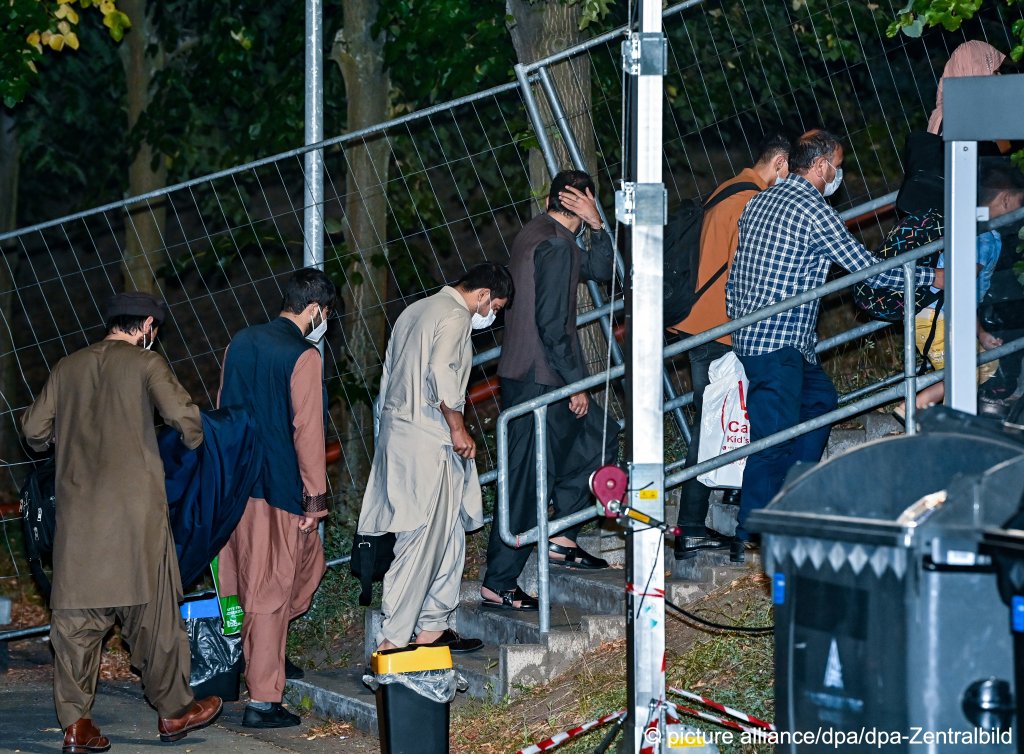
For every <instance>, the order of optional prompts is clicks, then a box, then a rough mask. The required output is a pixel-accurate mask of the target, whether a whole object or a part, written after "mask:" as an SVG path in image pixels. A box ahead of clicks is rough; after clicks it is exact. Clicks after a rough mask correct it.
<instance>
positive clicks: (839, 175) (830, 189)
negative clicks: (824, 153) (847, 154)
mask: <svg viewBox="0 0 1024 754" xmlns="http://www.w3.org/2000/svg"><path fill="white" fill-rule="evenodd" d="M828 164H829V165H830V166H831V168H832V169H833V170H834V171H836V177H835V178H833V179H832V180H831V181H829V182H828V183H826V184H825V188H824V190H823V191H822V192H821V193H822V194H823V195H825V196H832V194H834V193H836V192H837V191H838V190H839V186H840V184H841V183H842V182H843V169H842V168H837V167H836V166H835V165H833V164H832V163H831V162H830V163H828Z"/></svg>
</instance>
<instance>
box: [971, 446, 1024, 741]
mask: <svg viewBox="0 0 1024 754" xmlns="http://www.w3.org/2000/svg"><path fill="white" fill-rule="evenodd" d="M985 477H986V478H985V480H984V481H985V484H986V487H987V488H988V489H989V490H991V491H992V493H993V494H1002V495H1005V496H1006V497H1008V498H1016V499H1017V501H1018V506H1019V509H1018V511H1017V513H1016V514H1014V515H1013V516H1012V517H1011V518H1010V519H1008V520H1007V521H1005V522H1003V524H1002V525H1001V526H999V527H990V528H988V529H986V530H985V532H984V534H983V537H982V551H983V552H985V553H988V554H989V555H991V557H992V560H993V563H994V564H995V567H996V578H997V583H998V585H999V594H1000V596H1001V597H1002V599H1003V602H1004V603H1005V604H1006V605H1007V606H1009V608H1010V620H1009V628H1010V632H1011V636H1012V641H1013V666H1014V688H1015V689H1024V459H1017V460H1016V461H1008V462H1007V463H1005V464H1001V465H999V466H997V467H995V468H994V469H991V470H990V471H989V472H988V473H987V474H986V475H985ZM1000 701H1002V700H1000ZM988 707H989V708H985V707H984V706H982V707H981V709H979V710H978V712H979V713H980V714H987V716H988V717H997V716H1000V717H1001V716H1005V715H1006V709H1005V707H1002V706H997V705H995V704H992V703H990V704H989V705H988ZM1012 711H1013V712H1015V713H1016V719H1015V725H1016V727H1015V730H1014V735H1015V737H1016V740H1017V751H1018V752H1024V738H1022V736H1024V694H1021V693H1018V694H1016V699H1015V703H1014V704H1013V707H1012Z"/></svg>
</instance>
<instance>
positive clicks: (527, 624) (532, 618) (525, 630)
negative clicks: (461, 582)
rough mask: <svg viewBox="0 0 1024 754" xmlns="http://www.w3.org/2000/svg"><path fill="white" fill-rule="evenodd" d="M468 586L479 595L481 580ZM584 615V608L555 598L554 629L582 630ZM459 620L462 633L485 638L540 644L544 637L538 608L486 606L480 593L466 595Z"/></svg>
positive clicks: (552, 610)
mask: <svg viewBox="0 0 1024 754" xmlns="http://www.w3.org/2000/svg"><path fill="white" fill-rule="evenodd" d="M465 586H467V587H469V589H467V591H470V593H471V594H476V595H479V589H480V585H479V584H478V583H469V584H466V585H465ZM474 587H475V588H474ZM583 616H584V613H583V611H582V610H580V609H579V608H578V607H576V606H574V605H567V604H562V603H557V602H552V604H551V631H552V632H556V631H568V632H579V631H580V630H581V627H582V623H583ZM456 622H457V625H458V627H459V632H460V633H463V634H465V635H466V636H478V637H481V638H486V640H487V641H489V642H493V643H495V644H540V643H541V642H542V641H543V639H542V637H541V633H540V613H539V612H538V611H536V610H508V609H503V608H499V607H485V606H484V605H483V604H482V603H481V600H480V597H479V596H477V597H476V598H475V599H473V598H468V599H463V601H462V604H461V605H459V611H458V616H457V618H456Z"/></svg>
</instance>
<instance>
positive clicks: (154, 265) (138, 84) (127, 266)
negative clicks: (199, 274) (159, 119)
mask: <svg viewBox="0 0 1024 754" xmlns="http://www.w3.org/2000/svg"><path fill="white" fill-rule="evenodd" d="M120 7H121V9H122V10H123V11H124V12H125V13H127V14H128V17H129V18H131V19H132V28H131V30H129V32H128V33H127V34H126V35H125V38H124V43H123V44H122V45H121V48H120V54H121V63H122V65H123V66H124V74H125V84H126V86H127V93H126V97H125V105H126V107H127V111H128V130H129V133H130V132H131V131H132V130H134V129H135V127H136V125H137V124H138V122H139V118H140V117H141V116H142V114H143V113H144V112H145V110H146V107H148V105H149V101H150V88H151V86H152V84H153V77H154V76H155V74H156V72H157V71H159V70H160V69H161V68H162V67H163V64H164V51H163V48H162V47H161V46H160V44H159V41H158V40H157V39H156V36H155V34H154V33H153V28H152V18H151V17H150V14H149V13H148V9H147V3H146V0H121V6H120ZM147 48H148V49H147ZM154 160H155V162H156V164H155V166H154ZM166 185H167V165H166V163H165V162H164V160H163V156H162V155H160V154H159V153H157V152H156V151H155V150H154V149H153V147H152V146H151V145H150V144H149V143H148V142H147V141H146V140H145V139H144V138H143V140H142V142H141V144H140V145H139V150H138V152H136V153H135V156H134V158H133V159H132V162H131V164H130V165H129V166H128V194H129V195H130V196H138V195H139V194H144V193H147V192H149V191H156V190H158V189H162V188H164V187H165V186H166ZM165 215H166V209H165V204H164V201H163V200H162V199H160V200H157V201H155V202H154V201H149V202H144V203H142V204H138V205H135V206H132V207H129V208H128V212H127V216H126V218H125V241H124V264H123V266H122V267H123V270H124V288H125V290H136V291H146V292H148V293H157V292H158V290H159V284H158V282H157V279H156V273H157V270H159V269H160V268H161V267H162V266H163V263H164V260H165V256H166V253H165V251H164V242H163V231H164V220H165Z"/></svg>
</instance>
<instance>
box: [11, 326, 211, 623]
mask: <svg viewBox="0 0 1024 754" xmlns="http://www.w3.org/2000/svg"><path fill="white" fill-rule="evenodd" d="M154 408H155V409H156V410H157V411H158V412H159V413H160V415H161V416H162V417H163V418H164V421H166V422H167V424H169V425H170V426H172V427H174V429H176V430H177V431H178V432H180V433H181V435H182V440H183V441H184V443H185V445H187V446H188V447H189V448H196V447H198V446H199V445H200V444H201V443H202V441H203V425H202V421H201V419H200V417H199V407H198V406H196V405H195V404H194V403H193V402H192V399H191V398H190V397H189V395H188V393H187V392H185V389H184V388H183V387H182V386H181V384H180V383H179V382H178V380H177V379H175V377H174V374H173V373H172V372H171V368H170V366H168V364H167V361H166V359H164V357H163V356H161V355H160V354H157V353H153V352H152V351H146V350H143V349H142V348H139V347H138V346H134V345H132V344H130V343H126V342H124V341H119V340H103V341H100V342H99V343H96V344H94V345H91V346H88V347H86V348H83V349H82V350H80V351H76V352H75V353H73V354H71V355H70V356H67V357H65V358H63V359H61V360H60V361H59V362H58V363H57V366H56V367H54V369H53V372H51V374H50V378H49V379H48V380H47V382H46V385H45V386H44V387H43V389H42V391H41V392H40V393H39V396H38V397H37V398H36V400H35V402H34V403H33V404H32V405H31V406H29V408H28V410H27V411H26V412H25V413H24V415H23V416H22V417H21V426H22V430H23V431H24V433H25V439H26V440H28V443H29V445H30V446H32V448H34V449H36V450H44V449H45V448H46V447H47V446H48V445H49V444H50V443H51V442H52V443H55V445H56V461H57V489H56V495H57V532H56V541H55V543H54V552H53V596H52V599H51V601H50V606H51V607H54V608H93V607H116V606H122V605H141V604H144V603H146V602H148V601H149V600H150V598H151V597H152V596H153V593H154V587H155V579H156V576H157V574H158V573H159V568H160V566H161V564H162V563H164V562H165V560H164V559H165V558H166V557H170V558H172V559H173V557H174V542H173V541H172V539H171V530H170V525H169V523H168V520H167V494H166V492H165V488H164V467H163V462H162V461H161V460H160V454H159V451H158V450H157V444H156V429H155V427H154V423H153V410H154ZM173 570H174V573H175V574H177V569H173ZM175 588H176V590H177V592H178V595H179V597H180V594H181V585H180V583H177V584H175Z"/></svg>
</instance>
